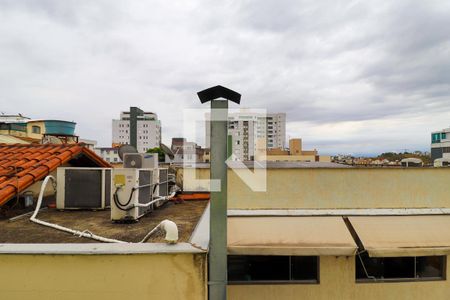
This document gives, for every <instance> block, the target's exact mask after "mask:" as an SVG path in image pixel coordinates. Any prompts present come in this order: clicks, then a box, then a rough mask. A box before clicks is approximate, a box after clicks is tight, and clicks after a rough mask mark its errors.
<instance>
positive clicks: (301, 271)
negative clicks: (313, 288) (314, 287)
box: [291, 256, 318, 280]
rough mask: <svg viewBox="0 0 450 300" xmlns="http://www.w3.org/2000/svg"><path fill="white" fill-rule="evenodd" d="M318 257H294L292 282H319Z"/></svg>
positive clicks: (292, 258) (292, 260) (292, 261)
mask: <svg viewBox="0 0 450 300" xmlns="http://www.w3.org/2000/svg"><path fill="white" fill-rule="evenodd" d="M317 269H318V264H317V256H292V257H291V280H317V278H318V276H317V271H318V270H317Z"/></svg>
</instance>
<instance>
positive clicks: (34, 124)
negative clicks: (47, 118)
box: [27, 121, 45, 139]
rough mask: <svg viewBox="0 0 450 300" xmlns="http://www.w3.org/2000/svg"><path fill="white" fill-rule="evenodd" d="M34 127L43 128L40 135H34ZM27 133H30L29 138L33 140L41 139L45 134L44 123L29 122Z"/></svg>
mask: <svg viewBox="0 0 450 300" xmlns="http://www.w3.org/2000/svg"><path fill="white" fill-rule="evenodd" d="M33 126H39V127H40V128H41V133H40V134H36V133H33V130H32V128H33ZM27 133H28V137H30V138H33V139H41V138H42V135H43V134H44V133H45V123H44V122H40V121H39V122H28V123H27Z"/></svg>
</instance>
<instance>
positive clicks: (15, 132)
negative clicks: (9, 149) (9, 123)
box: [0, 129, 27, 137]
mask: <svg viewBox="0 0 450 300" xmlns="http://www.w3.org/2000/svg"><path fill="white" fill-rule="evenodd" d="M0 134H6V135H12V136H17V137H27V133H26V132H23V131H19V130H5V129H3V130H0Z"/></svg>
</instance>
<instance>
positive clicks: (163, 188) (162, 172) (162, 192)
mask: <svg viewBox="0 0 450 300" xmlns="http://www.w3.org/2000/svg"><path fill="white" fill-rule="evenodd" d="M168 179H169V170H168V169H159V182H160V184H159V196H161V197H162V196H168V195H169V183H168V182H167V181H168Z"/></svg>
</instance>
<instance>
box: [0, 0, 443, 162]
mask: <svg viewBox="0 0 450 300" xmlns="http://www.w3.org/2000/svg"><path fill="white" fill-rule="evenodd" d="M217 84H222V85H224V86H227V87H229V88H231V89H233V90H236V91H238V92H240V93H241V94H242V102H241V103H242V104H241V105H242V106H243V107H248V108H263V109H264V108H265V109H267V110H268V111H270V112H286V113H287V121H288V123H287V134H288V136H290V137H302V138H303V140H304V146H305V147H308V148H318V149H319V151H320V153H322V154H337V153H354V154H358V153H370V154H372V153H373V154H375V153H379V152H384V151H401V150H403V149H409V150H410V151H412V150H428V149H429V144H430V132H431V131H435V130H440V129H442V128H446V127H449V126H450V1H442V0H441V1H400V0H396V1H335V0H331V1H317V0H314V1H299V0H293V1H287V0H274V1H271V0H259V1H242V0H241V1H197V0H189V1H166V0H165V1H111V0H108V1H106V0H105V1H92V0H89V1H82V0H74V1H70V0H64V1H62V0H54V1H51V0H41V1H38V0H30V1H25V0H21V1H18V0H0V111H1V112H4V113H19V112H20V113H22V114H24V115H26V116H29V117H32V118H57V119H66V120H73V121H75V122H77V134H79V135H80V136H81V137H83V138H89V139H95V140H98V141H99V144H100V145H110V143H111V119H113V118H118V117H119V113H120V111H121V110H126V109H128V107H129V106H139V107H141V108H142V109H144V110H146V111H154V112H156V113H157V114H158V116H159V118H160V119H161V122H162V127H163V140H164V141H165V142H169V140H170V138H171V137H174V136H180V135H182V133H183V129H182V118H183V108H201V107H202V105H200V103H199V101H198V99H197V97H196V92H197V91H199V90H202V89H204V88H207V87H210V86H213V85H217Z"/></svg>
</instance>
